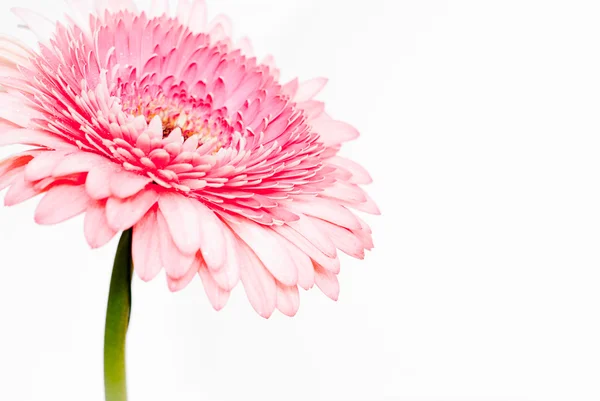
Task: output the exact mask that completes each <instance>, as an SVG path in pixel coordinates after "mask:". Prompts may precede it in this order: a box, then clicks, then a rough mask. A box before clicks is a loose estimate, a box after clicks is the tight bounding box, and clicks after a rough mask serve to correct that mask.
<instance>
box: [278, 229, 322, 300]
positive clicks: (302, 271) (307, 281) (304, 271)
mask: <svg viewBox="0 0 600 401" xmlns="http://www.w3.org/2000/svg"><path fill="white" fill-rule="evenodd" d="M283 244H284V246H286V249H287V250H288V252H289V253H290V256H291V257H292V260H293V261H294V263H295V264H296V269H298V285H299V286H300V287H302V288H304V289H305V290H308V289H310V288H312V286H313V285H314V283H315V271H314V267H313V264H312V261H311V259H310V257H309V256H308V255H307V254H306V253H304V252H302V251H301V250H300V249H299V248H298V247H297V246H296V245H294V244H292V243H291V242H289V241H287V240H284V241H283Z"/></svg>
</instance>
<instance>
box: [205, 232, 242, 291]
mask: <svg viewBox="0 0 600 401" xmlns="http://www.w3.org/2000/svg"><path fill="white" fill-rule="evenodd" d="M223 234H224V236H225V249H226V255H227V259H226V260H225V264H224V265H223V267H221V268H220V269H218V270H214V269H209V271H210V274H211V275H212V277H213V278H214V280H215V281H216V282H217V284H219V287H221V288H223V289H224V290H227V291H231V290H232V289H233V288H234V287H235V286H236V285H237V283H238V282H239V280H240V263H241V262H240V256H239V254H238V251H237V248H236V241H237V240H236V239H235V235H234V234H233V233H232V232H231V230H230V229H229V227H227V226H225V225H223Z"/></svg>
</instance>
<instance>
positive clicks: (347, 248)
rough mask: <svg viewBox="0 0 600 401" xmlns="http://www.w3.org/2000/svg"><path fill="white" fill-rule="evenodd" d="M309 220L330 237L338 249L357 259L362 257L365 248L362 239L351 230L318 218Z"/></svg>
mask: <svg viewBox="0 0 600 401" xmlns="http://www.w3.org/2000/svg"><path fill="white" fill-rule="evenodd" d="M311 221H312V223H313V224H315V225H316V226H317V228H318V229H320V230H321V231H323V232H324V233H326V234H327V236H329V238H331V240H332V241H333V243H334V245H335V246H336V248H338V249H339V250H340V251H342V252H344V253H345V254H347V255H350V256H352V257H354V258H357V259H364V257H365V249H364V247H363V244H362V241H361V240H360V239H359V238H358V237H357V236H356V235H355V234H354V233H353V232H352V231H350V230H347V229H346V228H344V227H340V226H337V225H335V224H331V223H328V222H326V221H323V220H319V219H311Z"/></svg>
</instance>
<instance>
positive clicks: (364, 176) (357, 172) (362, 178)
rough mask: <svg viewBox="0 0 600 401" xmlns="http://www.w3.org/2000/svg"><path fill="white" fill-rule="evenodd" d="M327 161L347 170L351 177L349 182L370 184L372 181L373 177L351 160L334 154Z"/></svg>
mask: <svg viewBox="0 0 600 401" xmlns="http://www.w3.org/2000/svg"><path fill="white" fill-rule="evenodd" d="M327 162H328V163H331V164H333V165H334V166H340V167H342V168H344V169H346V170H348V171H349V172H350V173H351V174H352V179H351V180H350V182H351V183H353V184H370V183H372V182H373V179H372V178H371V176H370V175H369V173H368V172H367V170H365V169H364V168H363V167H362V166H361V165H359V164H358V163H356V162H353V161H352V160H349V159H346V158H345V157H341V156H334V157H332V158H330V159H328V160H327Z"/></svg>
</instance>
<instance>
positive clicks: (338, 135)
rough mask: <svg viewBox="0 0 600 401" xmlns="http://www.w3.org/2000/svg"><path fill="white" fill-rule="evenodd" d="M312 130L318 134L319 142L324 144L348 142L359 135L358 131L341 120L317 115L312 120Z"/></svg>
mask: <svg viewBox="0 0 600 401" xmlns="http://www.w3.org/2000/svg"><path fill="white" fill-rule="evenodd" d="M312 126H313V130H314V131H315V132H316V133H318V134H319V136H320V140H321V142H323V144H324V145H325V146H335V145H339V144H340V143H342V142H348V141H351V140H353V139H356V138H358V137H359V136H360V134H359V132H358V131H357V130H356V128H354V127H353V126H351V125H350V124H347V123H345V122H342V121H336V120H332V119H331V118H323V117H319V118H317V119H315V120H313V121H312Z"/></svg>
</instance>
